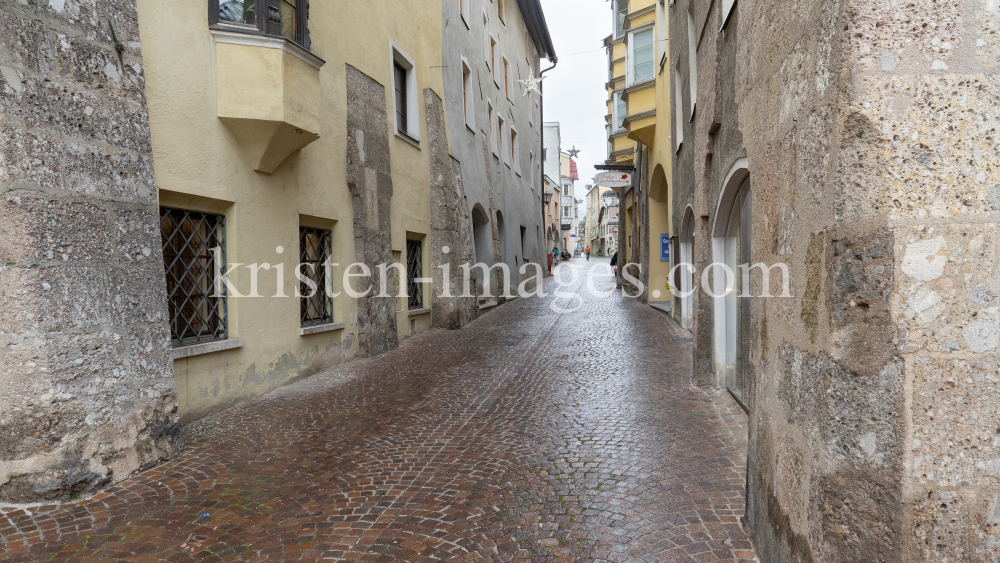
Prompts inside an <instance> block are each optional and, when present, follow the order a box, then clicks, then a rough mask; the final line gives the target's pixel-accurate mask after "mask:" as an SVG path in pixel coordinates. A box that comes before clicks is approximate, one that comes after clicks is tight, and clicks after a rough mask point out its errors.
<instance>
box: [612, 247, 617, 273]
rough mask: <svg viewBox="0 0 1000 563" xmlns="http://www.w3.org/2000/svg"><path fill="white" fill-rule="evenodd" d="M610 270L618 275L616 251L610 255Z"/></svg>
mask: <svg viewBox="0 0 1000 563" xmlns="http://www.w3.org/2000/svg"><path fill="white" fill-rule="evenodd" d="M611 271H612V272H614V273H615V275H616V276H617V275H618V253H617V252H615V253H614V254H612V255H611Z"/></svg>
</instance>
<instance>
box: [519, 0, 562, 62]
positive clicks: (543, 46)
mask: <svg viewBox="0 0 1000 563" xmlns="http://www.w3.org/2000/svg"><path fill="white" fill-rule="evenodd" d="M517 5H518V7H519V8H520V9H521V16H522V17H524V23H525V25H527V26H528V33H529V34H530V35H531V40H532V41H534V42H535V47H536V48H537V49H538V52H539V55H541V56H543V57H545V58H546V59H548V60H550V61H552V62H555V61H556V60H557V57H556V48H555V45H553V44H552V35H550V34H549V26H548V24H547V23H545V12H544V11H543V10H542V3H541V0H517Z"/></svg>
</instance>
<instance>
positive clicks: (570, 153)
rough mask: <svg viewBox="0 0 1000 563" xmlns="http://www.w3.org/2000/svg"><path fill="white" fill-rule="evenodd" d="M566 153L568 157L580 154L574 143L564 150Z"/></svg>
mask: <svg viewBox="0 0 1000 563" xmlns="http://www.w3.org/2000/svg"><path fill="white" fill-rule="evenodd" d="M566 154H568V155H569V157H570V158H576V157H577V155H579V154H580V150H579V149H577V148H576V145H573V148H572V149H570V150H568V151H566Z"/></svg>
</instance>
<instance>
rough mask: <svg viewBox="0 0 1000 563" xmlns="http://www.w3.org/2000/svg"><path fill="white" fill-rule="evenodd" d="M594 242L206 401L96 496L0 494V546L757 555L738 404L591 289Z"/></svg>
mask: <svg viewBox="0 0 1000 563" xmlns="http://www.w3.org/2000/svg"><path fill="white" fill-rule="evenodd" d="M598 261H603V262H605V263H606V262H607V259H594V260H591V261H589V262H586V261H584V260H582V259H574V260H573V261H572V262H571V265H572V266H573V267H574V268H576V270H577V271H578V272H579V273H580V277H579V279H578V280H577V281H576V282H575V283H574V284H573V285H569V284H567V285H566V286H564V287H563V288H562V292H563V293H562V294H561V297H559V298H556V297H554V296H553V295H552V292H553V290H555V289H558V286H557V285H556V280H554V279H553V278H548V279H547V280H546V284H545V286H544V287H545V289H546V291H547V292H548V293H549V296H548V297H546V298H544V299H539V298H521V299H518V300H515V301H514V302H512V303H510V304H508V305H505V306H502V307H499V308H497V309H496V310H495V311H494V312H492V313H490V314H488V315H486V316H485V317H482V318H480V319H479V320H478V321H476V322H474V323H472V324H471V325H470V326H469V327H467V328H466V329H463V330H460V331H452V332H444V331H429V332H426V333H423V334H420V335H418V336H415V337H413V338H410V339H408V340H405V341H404V342H403V343H402V345H401V346H400V347H399V349H397V350H395V351H392V352H389V353H387V354H384V355H381V356H378V357H374V358H370V359H364V360H360V361H356V362H351V363H347V364H344V365H341V366H338V367H336V368H333V369H332V370H330V371H328V372H325V373H322V374H319V375H316V376H313V377H311V378H308V379H305V380H302V381H299V382H297V383H295V384H292V385H289V386H287V387H283V388H281V389H278V390H276V391H274V392H272V393H270V394H268V395H264V396H262V397H259V398H256V399H253V400H250V401H247V402H244V403H242V404H240V405H238V406H236V407H234V408H231V409H229V410H226V411H224V412H222V413H221V414H218V415H215V416H211V417H208V418H206V419H203V420H202V421H200V422H198V423H196V424H194V425H192V426H189V427H187V428H186V429H185V440H186V446H185V451H184V452H183V454H182V455H179V456H178V457H177V458H176V459H174V460H173V461H170V462H167V463H165V464H162V465H160V466H158V467H155V468H154V469H151V470H149V471H147V472H145V473H142V474H141V475H139V476H138V477H136V478H133V479H130V480H127V481H124V482H122V483H121V484H119V485H117V486H115V487H113V488H110V489H108V490H106V491H105V492H102V493H100V494H97V495H96V496H93V497H92V498H89V499H85V500H81V501H79V502H76V503H69V504H64V505H61V506H58V507H56V506H49V507H36V508H31V509H23V508H19V509H11V508H7V509H3V510H2V512H0V559H4V560H6V561H11V562H12V563H13V562H28V561H31V562H35V561H73V562H86V561H132V562H145V561H171V562H176V563H180V562H183V561H201V562H212V561H318V560H335V561H373V562H374V561H379V562H381V561H391V560H405V561H528V560H530V561H574V560H576V561H648V562H655V561H664V562H667V561H673V562H678V563H679V562H694V561H698V562H705V561H752V560H754V557H753V553H752V550H751V546H750V543H749V542H748V541H747V539H746V537H745V535H744V532H743V530H742V528H741V525H740V522H739V520H740V517H741V516H742V515H743V507H744V494H745V493H744V476H743V474H744V466H745V460H746V417H745V414H744V413H743V411H742V410H741V409H740V408H739V407H738V406H737V405H736V403H735V402H734V401H733V400H732V399H731V398H730V397H729V395H728V393H726V392H724V391H705V390H699V389H696V388H693V387H691V385H690V381H691V374H690V371H691V353H690V346H691V344H690V343H689V342H690V340H689V336H688V334H687V332H686V331H684V330H682V329H680V328H679V327H678V326H677V325H676V324H675V323H674V322H673V321H672V320H670V319H668V318H666V317H665V316H663V315H662V314H661V313H659V312H657V311H656V310H654V309H652V308H650V307H649V306H647V305H643V304H641V303H639V302H637V301H635V300H631V299H626V298H623V297H622V296H621V294H620V293H618V292H616V293H613V294H611V295H610V296H607V297H599V296H598V297H595V296H594V295H592V292H591V291H588V288H587V283H588V277H587V275H586V271H587V270H588V269H589V268H590V267H591V266H593V265H594V264H596V263H598ZM590 282H591V283H593V284H594V287H595V288H596V289H598V290H600V291H605V292H606V291H610V290H612V289H613V288H614V279H613V278H611V277H597V276H594V277H593V278H590ZM566 294H572V295H573V297H565V295H566ZM553 302H555V303H556V304H557V305H560V306H563V307H567V308H572V307H573V306H574V305H580V307H579V308H578V309H577V310H575V311H574V312H568V313H557V312H554V311H553V309H552V307H550V305H551V304H552V303H553Z"/></svg>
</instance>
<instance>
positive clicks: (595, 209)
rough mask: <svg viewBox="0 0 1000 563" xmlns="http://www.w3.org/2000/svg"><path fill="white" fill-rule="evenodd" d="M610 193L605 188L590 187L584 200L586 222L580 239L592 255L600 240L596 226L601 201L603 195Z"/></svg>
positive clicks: (608, 189)
mask: <svg viewBox="0 0 1000 563" xmlns="http://www.w3.org/2000/svg"><path fill="white" fill-rule="evenodd" d="M610 191H612V190H611V188H608V187H605V186H600V185H598V186H591V187H590V190H589V191H587V198H586V200H585V201H586V213H587V215H586V217H585V218H584V220H585V221H586V223H585V225H584V229H583V235H582V238H583V240H584V242H585V243H586V244H587V245H589V246H590V248H591V251H592V253H593V254H595V255H596V254H597V249H598V248H600V246H601V245H600V240H601V229H600V225H599V224H598V217H599V214H600V212H601V201H602V199H603V198H604V194H606V193H608V192H610Z"/></svg>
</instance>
